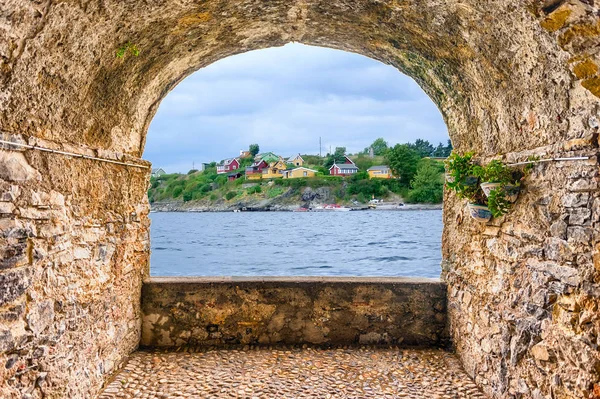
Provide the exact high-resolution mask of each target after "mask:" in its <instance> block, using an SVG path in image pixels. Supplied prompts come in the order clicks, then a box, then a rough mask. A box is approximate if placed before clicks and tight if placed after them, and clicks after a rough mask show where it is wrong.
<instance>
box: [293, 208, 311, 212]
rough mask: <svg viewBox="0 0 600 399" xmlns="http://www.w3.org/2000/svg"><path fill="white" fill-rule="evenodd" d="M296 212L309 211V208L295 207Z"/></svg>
mask: <svg viewBox="0 0 600 399" xmlns="http://www.w3.org/2000/svg"><path fill="white" fill-rule="evenodd" d="M294 212H308V208H303V207H300V208H298V209H294Z"/></svg>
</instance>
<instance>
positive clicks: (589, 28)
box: [558, 22, 600, 48]
mask: <svg viewBox="0 0 600 399" xmlns="http://www.w3.org/2000/svg"><path fill="white" fill-rule="evenodd" d="M598 35H600V22H598V23H595V24H578V25H573V26H571V27H570V28H569V29H567V30H566V31H565V32H564V33H563V34H562V35H561V36H560V37H559V38H558V43H559V44H560V45H561V47H563V48H564V47H565V46H566V45H567V44H569V43H571V42H572V41H573V39H575V38H576V37H593V36H598Z"/></svg>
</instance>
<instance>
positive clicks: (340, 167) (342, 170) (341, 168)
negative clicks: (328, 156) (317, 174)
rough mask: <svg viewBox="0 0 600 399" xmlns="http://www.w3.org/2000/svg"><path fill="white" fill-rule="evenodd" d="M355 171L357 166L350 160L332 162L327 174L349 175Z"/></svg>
mask: <svg viewBox="0 0 600 399" xmlns="http://www.w3.org/2000/svg"><path fill="white" fill-rule="evenodd" d="M346 159H348V158H346ZM348 160H349V159H348ZM356 172H358V168H357V167H356V165H354V162H352V161H350V163H340V164H336V163H334V164H333V165H331V168H329V174H330V175H331V176H351V175H353V174H355V173H356Z"/></svg>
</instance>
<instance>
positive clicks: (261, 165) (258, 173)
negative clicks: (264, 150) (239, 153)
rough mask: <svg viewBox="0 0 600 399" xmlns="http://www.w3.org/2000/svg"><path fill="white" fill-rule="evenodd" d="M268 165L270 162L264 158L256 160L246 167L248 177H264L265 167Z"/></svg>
mask: <svg viewBox="0 0 600 399" xmlns="http://www.w3.org/2000/svg"><path fill="white" fill-rule="evenodd" d="M268 166H269V164H268V163H267V162H266V161H265V160H264V159H261V160H260V161H257V162H254V163H253V164H252V165H250V166H248V167H246V178H249V179H252V178H260V177H262V171H263V169H265V168H267V167H268Z"/></svg>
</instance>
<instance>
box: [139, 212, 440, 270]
mask: <svg viewBox="0 0 600 399" xmlns="http://www.w3.org/2000/svg"><path fill="white" fill-rule="evenodd" d="M150 219H151V221H152V225H151V229H150V234H151V247H152V254H151V258H150V274H151V275H152V276H412V277H439V276H440V272H441V267H440V262H441V234H442V211H440V210H427V211H360V212H304V213H301V212H239V213H234V212H228V213H181V212H159V213H151V214H150Z"/></svg>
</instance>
